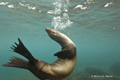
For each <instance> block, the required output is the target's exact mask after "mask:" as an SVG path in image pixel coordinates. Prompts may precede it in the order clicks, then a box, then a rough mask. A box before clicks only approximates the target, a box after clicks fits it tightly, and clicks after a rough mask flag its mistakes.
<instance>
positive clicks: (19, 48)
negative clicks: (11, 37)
mask: <svg viewBox="0 0 120 80" xmlns="http://www.w3.org/2000/svg"><path fill="white" fill-rule="evenodd" d="M18 41H19V44H17V43H16V42H15V44H16V46H14V45H12V47H11V49H13V51H14V52H16V53H19V54H20V55H22V56H24V57H26V58H27V59H28V60H29V62H30V63H32V64H34V61H35V58H34V57H33V56H32V55H31V53H30V52H29V51H28V50H27V48H26V47H25V46H24V44H23V43H22V41H21V40H20V39H19V38H18Z"/></svg>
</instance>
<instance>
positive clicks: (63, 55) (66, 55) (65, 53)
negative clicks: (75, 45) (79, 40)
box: [54, 50, 73, 59]
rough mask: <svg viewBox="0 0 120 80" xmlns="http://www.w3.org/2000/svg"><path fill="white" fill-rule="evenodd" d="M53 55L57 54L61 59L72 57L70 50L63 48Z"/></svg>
mask: <svg viewBox="0 0 120 80" xmlns="http://www.w3.org/2000/svg"><path fill="white" fill-rule="evenodd" d="M54 56H57V57H59V58H62V59H66V58H68V59H70V58H72V57H73V54H72V52H71V50H63V51H60V52H57V53H55V54H54Z"/></svg>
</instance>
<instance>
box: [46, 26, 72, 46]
mask: <svg viewBox="0 0 120 80" xmlns="http://www.w3.org/2000/svg"><path fill="white" fill-rule="evenodd" d="M46 32H47V33H48V35H49V37H50V38H51V39H53V40H55V41H56V42H58V43H59V44H60V45H61V46H62V47H63V46H66V45H69V44H74V43H73V42H72V41H71V40H70V39H69V38H68V37H67V36H66V35H64V34H63V33H61V32H58V31H55V30H53V29H50V28H47V29H46Z"/></svg>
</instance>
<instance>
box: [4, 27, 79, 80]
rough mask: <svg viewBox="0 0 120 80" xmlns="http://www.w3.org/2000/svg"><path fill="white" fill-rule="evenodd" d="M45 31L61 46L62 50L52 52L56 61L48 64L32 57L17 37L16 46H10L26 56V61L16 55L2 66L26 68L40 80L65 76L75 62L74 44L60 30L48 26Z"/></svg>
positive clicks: (59, 79)
mask: <svg viewBox="0 0 120 80" xmlns="http://www.w3.org/2000/svg"><path fill="white" fill-rule="evenodd" d="M46 32H47V33H48V35H49V37H50V38H51V39H53V40H55V41H56V42H58V43H59V44H60V45H61V46H62V50H61V51H59V52H57V53H55V54H54V56H57V57H58V60H57V61H55V62H54V63H53V64H48V63H46V62H44V61H41V60H38V59H36V58H34V57H33V56H32V55H31V53H30V52H29V51H28V50H27V48H26V47H25V46H24V44H23V43H22V41H21V40H20V39H19V38H18V41H19V44H17V43H16V42H15V45H16V46H14V45H12V47H11V48H12V49H13V51H14V52H16V53H18V54H20V55H22V56H24V57H25V58H27V59H28V61H26V60H24V59H21V58H18V57H12V58H11V60H10V61H11V62H9V63H7V64H3V66H6V67H17V68H22V69H27V70H29V71H31V72H32V73H33V74H34V75H35V76H36V77H38V78H39V79H41V80H45V79H50V80H62V79H64V78H66V77H67V76H68V75H69V74H70V73H71V72H72V71H73V69H74V67H75V64H76V58H77V57H76V46H75V44H74V43H73V42H72V41H71V40H70V38H68V37H67V36H66V35H64V34H63V33H61V32H58V31H55V30H53V29H50V28H47V29H46Z"/></svg>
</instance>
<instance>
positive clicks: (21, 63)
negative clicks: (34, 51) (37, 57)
mask: <svg viewBox="0 0 120 80" xmlns="http://www.w3.org/2000/svg"><path fill="white" fill-rule="evenodd" d="M9 60H10V62H8V63H7V64H3V66H5V67H17V68H24V69H28V68H29V65H28V61H26V60H24V59H22V58H19V57H15V56H14V57H11V59H9Z"/></svg>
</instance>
